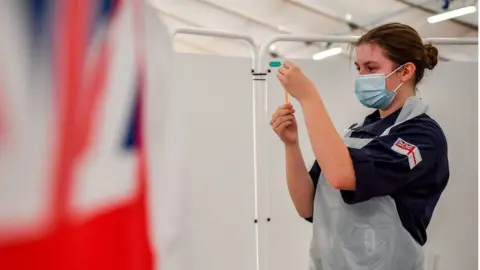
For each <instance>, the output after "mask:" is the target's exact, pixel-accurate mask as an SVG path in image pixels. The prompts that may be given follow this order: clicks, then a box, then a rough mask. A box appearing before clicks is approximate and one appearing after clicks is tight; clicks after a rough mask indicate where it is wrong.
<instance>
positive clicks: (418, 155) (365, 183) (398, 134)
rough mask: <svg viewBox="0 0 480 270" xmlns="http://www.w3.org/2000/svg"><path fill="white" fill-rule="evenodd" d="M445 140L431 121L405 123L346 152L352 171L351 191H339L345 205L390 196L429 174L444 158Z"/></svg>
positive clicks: (438, 128) (445, 151)
mask: <svg viewBox="0 0 480 270" xmlns="http://www.w3.org/2000/svg"><path fill="white" fill-rule="evenodd" d="M446 144H447V143H446V139H445V136H444V134H443V132H442V130H441V128H440V127H439V126H438V125H437V124H436V123H434V122H433V121H431V122H429V121H424V122H416V121H415V120H411V121H407V122H405V123H403V124H401V125H399V126H397V127H395V128H392V130H391V132H390V134H389V135H386V136H381V137H378V138H375V139H373V140H372V141H371V142H370V143H369V144H367V145H366V146H364V147H363V148H361V149H355V148H348V150H349V152H350V157H351V159H352V162H353V167H354V171H355V179H356V185H355V186H356V187H355V190H354V191H344V190H342V191H341V194H342V197H343V200H344V201H345V203H348V204H355V203H359V202H364V201H367V200H369V199H371V198H373V197H379V196H386V195H392V194H393V193H395V192H396V191H398V190H400V189H402V188H404V187H405V186H406V185H408V184H409V183H410V182H412V181H415V180H416V179H418V178H419V177H421V176H423V175H424V174H426V173H428V172H430V171H431V169H432V167H434V166H436V163H437V160H438V157H439V156H442V155H446V154H447V145H446Z"/></svg>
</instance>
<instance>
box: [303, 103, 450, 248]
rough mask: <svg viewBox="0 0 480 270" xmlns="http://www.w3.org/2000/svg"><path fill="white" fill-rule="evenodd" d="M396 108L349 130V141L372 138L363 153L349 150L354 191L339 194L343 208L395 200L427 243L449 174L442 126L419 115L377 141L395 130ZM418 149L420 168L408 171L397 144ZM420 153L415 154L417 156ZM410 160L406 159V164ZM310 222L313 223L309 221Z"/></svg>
mask: <svg viewBox="0 0 480 270" xmlns="http://www.w3.org/2000/svg"><path fill="white" fill-rule="evenodd" d="M400 111H401V110H400V109H399V110H398V111H396V112H394V113H392V114H391V115H389V116H387V117H385V118H383V119H381V118H380V114H379V111H375V112H374V113H372V114H371V115H369V116H367V117H366V118H365V121H364V125H363V126H362V127H357V128H353V133H352V134H351V137H353V138H374V139H373V140H372V141H371V142H370V143H369V144H367V145H366V146H364V147H363V148H361V149H354V148H348V150H349V152H350V156H351V158H352V161H353V167H354V170H355V177H356V188H355V191H344V190H341V191H339V192H341V195H342V198H343V200H344V202H345V203H347V204H355V203H360V202H364V201H367V200H369V199H370V198H373V197H378V196H386V195H389V196H391V197H392V198H393V200H394V201H395V204H396V206H397V211H398V215H399V217H400V220H401V221H402V224H403V226H404V227H405V229H406V230H407V231H408V232H409V233H410V234H411V235H412V237H413V238H414V239H415V240H416V241H417V242H418V243H419V244H420V245H424V244H425V243H426V241H427V234H426V228H427V226H428V224H429V223H430V219H431V217H432V214H433V210H434V208H435V206H436V204H437V202H438V199H439V197H440V194H441V193H442V192H443V190H444V189H445V186H446V185H447V182H448V178H449V175H450V171H449V165H448V156H447V140H446V138H445V135H444V133H443V131H442V129H441V128H440V126H439V125H438V124H437V123H436V122H435V121H434V120H433V119H432V118H430V117H429V116H428V115H426V114H422V115H419V116H417V117H415V118H412V119H410V120H407V121H405V122H403V123H401V124H399V125H397V126H395V127H393V128H392V129H391V130H390V132H389V135H386V136H381V137H377V136H380V135H381V134H382V133H383V132H384V131H385V130H386V129H387V128H389V127H391V126H393V125H394V123H395V120H396V119H397V117H398V115H399V114H400ZM399 138H400V140H402V141H403V142H406V143H408V144H410V147H411V146H412V145H413V146H416V147H417V148H418V151H419V152H420V156H421V161H420V158H419V157H417V159H418V161H419V162H418V163H417V165H416V166H413V168H411V165H410V163H409V156H408V155H405V153H403V154H402V153H401V152H402V149H399V148H398V147H395V146H394V145H396V143H398V141H397V140H398V139H399ZM417 154H418V152H417ZM411 158H412V157H411V156H410V159H411ZM309 173H310V177H311V178H312V180H313V183H314V186H315V188H316V187H317V183H318V178H319V177H320V173H321V169H320V167H319V165H318V163H317V162H316V161H315V163H314V165H313V167H312V169H311V170H310V172H309ZM307 220H308V221H310V222H312V218H307Z"/></svg>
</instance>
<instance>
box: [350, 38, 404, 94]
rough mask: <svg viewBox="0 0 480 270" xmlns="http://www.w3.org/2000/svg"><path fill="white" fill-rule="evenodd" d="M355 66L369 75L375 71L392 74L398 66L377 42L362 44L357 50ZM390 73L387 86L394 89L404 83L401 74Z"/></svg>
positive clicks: (391, 89) (361, 73)
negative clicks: (386, 55) (385, 54)
mask: <svg viewBox="0 0 480 270" xmlns="http://www.w3.org/2000/svg"><path fill="white" fill-rule="evenodd" d="M355 53H356V59H355V66H356V67H357V72H358V74H359V75H368V74H375V73H383V74H385V75H388V74H390V73H391V72H392V71H393V70H394V69H395V68H397V66H395V65H394V63H393V62H392V61H390V60H389V59H387V58H386V57H385V56H384V55H383V49H382V48H380V47H379V46H378V45H375V44H361V45H359V46H357V47H356V50H355ZM396 74H398V73H395V74H392V75H390V77H388V78H387V79H386V82H385V83H386V85H385V86H386V88H387V90H388V91H393V90H394V89H395V88H397V86H398V85H400V83H402V80H401V79H402V78H401V76H396Z"/></svg>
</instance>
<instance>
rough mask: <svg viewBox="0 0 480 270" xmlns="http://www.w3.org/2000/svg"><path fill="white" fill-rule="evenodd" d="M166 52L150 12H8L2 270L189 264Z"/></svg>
mask: <svg viewBox="0 0 480 270" xmlns="http://www.w3.org/2000/svg"><path fill="white" fill-rule="evenodd" d="M170 46H171V45H170V43H169V40H168V35H167V32H166V29H165V28H164V26H163V25H162V24H161V23H160V21H159V20H158V18H157V15H156V14H155V12H154V11H152V10H150V9H149V8H148V7H147V6H146V5H145V4H144V3H143V1H137V0H59V1H46V0H44V1H41V0H29V1H2V3H0V59H2V61H0V269H12V270H14V269H15V270H17V269H20V270H21V269H42V270H43V269H48V270H57V269H58V270H60V269H62V270H65V269H89V270H94V269H125V270H130V269H142V270H143V269H145V270H149V269H155V268H157V269H160V268H162V269H166V270H169V269H174V267H172V266H168V267H165V268H163V267H162V265H176V266H178V265H180V264H177V262H179V261H180V260H181V259H180V255H179V254H177V253H179V251H175V250H174V249H175V248H177V249H178V247H177V246H178V245H175V242H176V241H177V237H178V235H179V234H180V231H179V228H181V226H180V222H181V220H180V216H179V213H181V209H182V200H181V191H182V176H181V175H180V173H181V172H182V169H181V166H182V153H183V150H182V138H183V137H182V136H183V135H182V134H184V132H183V130H182V123H183V121H182V120H181V119H182V115H181V104H182V102H181V98H180V97H179V96H178V93H174V92H173V91H170V89H171V86H170V85H169V82H168V77H169V74H168V73H169V71H170V70H171V65H172V64H173V58H172V52H171V48H170ZM167 205H168V207H167ZM172 258H177V259H176V261H174V260H175V259H172ZM164 261H165V262H164ZM176 269H179V268H176Z"/></svg>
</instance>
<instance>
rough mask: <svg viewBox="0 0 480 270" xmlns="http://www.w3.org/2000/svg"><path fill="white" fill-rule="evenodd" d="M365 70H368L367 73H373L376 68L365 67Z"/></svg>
mask: <svg viewBox="0 0 480 270" xmlns="http://www.w3.org/2000/svg"><path fill="white" fill-rule="evenodd" d="M367 69H368V71H374V70H376V68H374V67H367Z"/></svg>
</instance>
